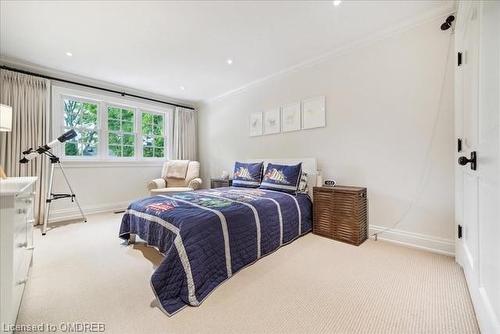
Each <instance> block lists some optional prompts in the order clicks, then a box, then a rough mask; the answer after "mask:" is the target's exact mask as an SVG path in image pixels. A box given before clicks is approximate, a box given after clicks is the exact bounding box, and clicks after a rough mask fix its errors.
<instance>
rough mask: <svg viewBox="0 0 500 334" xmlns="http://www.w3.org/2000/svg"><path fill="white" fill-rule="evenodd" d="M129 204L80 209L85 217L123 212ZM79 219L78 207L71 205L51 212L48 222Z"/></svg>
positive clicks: (122, 203)
mask: <svg viewBox="0 0 500 334" xmlns="http://www.w3.org/2000/svg"><path fill="white" fill-rule="evenodd" d="M129 204H130V201H127V202H117V203H107V204H101V205H88V206H84V207H82V210H83V212H84V213H85V215H91V214H95V213H104V212H113V211H120V210H125V209H126V208H127V207H128V205H129ZM80 217H81V215H80V211H78V207H77V206H76V204H75V203H72V204H71V206H70V207H68V208H65V209H59V210H51V211H50V217H49V222H50V223H54V222H60V221H65V220H71V219H78V218H80Z"/></svg>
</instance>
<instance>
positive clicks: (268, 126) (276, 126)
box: [264, 108, 281, 135]
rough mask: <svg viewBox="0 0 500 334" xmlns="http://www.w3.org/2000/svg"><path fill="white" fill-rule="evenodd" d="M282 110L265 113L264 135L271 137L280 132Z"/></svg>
mask: <svg viewBox="0 0 500 334" xmlns="http://www.w3.org/2000/svg"><path fill="white" fill-rule="evenodd" d="M280 121H281V120H280V108H273V109H269V110H267V111H265V112H264V134H265V135H270V134H273V133H279V132H280Z"/></svg>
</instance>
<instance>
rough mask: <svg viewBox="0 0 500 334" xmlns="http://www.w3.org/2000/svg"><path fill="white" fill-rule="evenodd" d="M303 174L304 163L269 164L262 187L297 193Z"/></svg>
mask: <svg viewBox="0 0 500 334" xmlns="http://www.w3.org/2000/svg"><path fill="white" fill-rule="evenodd" d="M301 175H302V163H300V164H298V165H276V164H271V163H269V164H267V168H266V172H265V173H264V179H263V180H262V183H261V184H260V188H262V189H270V190H278V191H283V192H288V193H292V194H295V193H296V192H297V189H298V187H299V182H300V177H301Z"/></svg>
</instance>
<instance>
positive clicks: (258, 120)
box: [250, 112, 262, 137]
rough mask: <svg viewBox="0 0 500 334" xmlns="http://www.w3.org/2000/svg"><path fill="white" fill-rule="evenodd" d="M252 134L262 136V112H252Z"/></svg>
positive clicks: (252, 135)
mask: <svg viewBox="0 0 500 334" xmlns="http://www.w3.org/2000/svg"><path fill="white" fill-rule="evenodd" d="M250 136H251V137H255V136H262V113H261V112H254V113H251V114H250Z"/></svg>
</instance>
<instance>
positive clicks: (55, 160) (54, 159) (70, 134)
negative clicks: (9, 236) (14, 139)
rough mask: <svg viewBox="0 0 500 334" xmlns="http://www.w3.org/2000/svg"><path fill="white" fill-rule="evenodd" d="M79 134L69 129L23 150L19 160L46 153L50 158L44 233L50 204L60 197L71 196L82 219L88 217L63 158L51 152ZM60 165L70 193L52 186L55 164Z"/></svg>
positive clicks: (24, 160) (26, 160)
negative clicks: (58, 191) (52, 138)
mask: <svg viewBox="0 0 500 334" xmlns="http://www.w3.org/2000/svg"><path fill="white" fill-rule="evenodd" d="M77 135H78V134H77V133H76V131H75V130H69V131H67V132H65V133H63V134H62V135H61V136H59V137H58V138H57V139H54V140H53V141H51V142H49V143H47V144H45V145H42V146H39V147H38V148H37V149H36V150H33V149H32V148H29V149H27V150H26V151H24V152H23V158H22V159H21V160H19V162H20V163H22V164H25V163H28V161H30V160H33V159H35V158H36V157H38V156H39V155H42V154H43V155H46V156H47V157H48V158H49V160H50V174H49V188H48V190H47V196H46V197H45V215H44V219H43V227H42V235H45V234H46V233H47V223H48V221H49V215H50V205H51V203H52V201H55V200H58V199H63V198H69V199H71V202H75V203H76V206H77V207H78V210H79V211H80V214H81V215H82V219H83V221H84V222H86V221H87V217H85V214H84V213H83V210H82V207H81V206H80V203H79V202H78V200H77V199H76V195H75V192H74V191H73V188H72V187H71V184H70V183H69V179H68V177H67V176H66V173H65V172H64V168H63V166H62V163H61V160H60V159H59V157H58V156H56V155H55V154H54V153H52V152H50V150H51V149H52V148H53V147H54V146H56V145H57V143H64V142H65V141H68V140H70V139H73V138H75V137H76V136H77ZM56 165H57V166H59V168H60V169H61V173H62V176H63V177H64V180H65V181H66V184H67V186H68V188H69V193H54V192H52V187H53V185H54V166H56Z"/></svg>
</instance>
